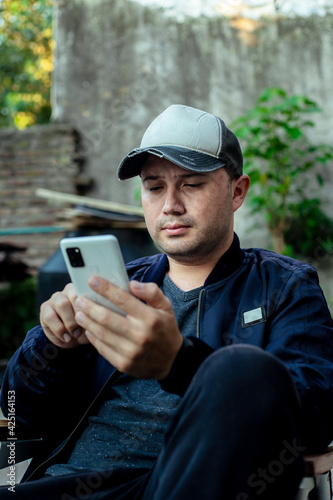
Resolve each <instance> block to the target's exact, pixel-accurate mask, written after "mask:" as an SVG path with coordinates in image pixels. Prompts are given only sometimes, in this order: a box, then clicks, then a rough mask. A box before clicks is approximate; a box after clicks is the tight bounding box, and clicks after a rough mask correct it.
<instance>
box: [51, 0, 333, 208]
mask: <svg viewBox="0 0 333 500" xmlns="http://www.w3.org/2000/svg"><path fill="white" fill-rule="evenodd" d="M56 42H57V50H56V71H55V76H54V87H53V91H54V94H53V99H54V106H53V110H54V112H53V119H54V120H58V119H59V120H64V119H65V120H69V122H70V123H72V124H73V125H74V126H75V127H77V128H78V129H79V130H80V131H81V132H82V134H83V151H84V153H86V155H87V156H88V158H89V162H88V165H87V168H88V172H89V173H90V174H91V175H92V176H93V177H94V179H95V180H96V185H95V190H94V192H93V194H94V195H95V196H97V197H101V198H110V199H112V200H113V201H124V200H130V201H131V198H132V194H131V192H130V190H129V189H128V183H125V184H120V185H119V182H118V181H117V180H116V179H115V171H116V167H117V165H118V163H119V161H120V160H121V158H122V157H123V156H124V154H126V153H127V152H128V151H129V150H130V149H132V148H133V147H136V146H137V145H138V144H139V142H140V139H141V136H142V133H143V131H144V129H145V128H146V126H147V125H148V124H149V123H150V122H151V120H152V119H153V118H154V117H155V116H156V115H157V114H158V113H160V112H161V111H162V110H163V109H164V108H165V107H167V106H168V105H169V104H171V103H175V102H178V103H184V104H188V105H191V106H194V107H199V108H203V109H206V110H207V111H210V112H213V113H215V114H218V115H220V116H221V117H222V118H224V119H225V120H226V122H230V121H232V120H233V119H235V118H236V117H238V116H240V115H241V114H243V113H244V112H245V111H246V110H247V109H249V108H250V107H251V106H252V104H253V102H254V100H255V99H256V98H257V97H258V95H259V93H260V91H261V90H262V89H264V88H265V87H267V86H279V87H282V88H284V89H285V90H286V91H288V92H290V93H304V94H306V95H308V96H309V97H311V98H312V99H314V100H315V101H317V102H318V104H319V105H320V106H321V107H322V108H323V113H322V114H321V115H318V116H317V117H316V121H317V125H318V127H317V130H316V133H315V136H316V138H318V137H322V138H323V139H324V140H326V141H332V140H333V96H332V81H333V62H332V61H333V58H332V55H333V54H332V47H333V16H327V17H317V16H312V17H309V18H295V19H282V20H279V19H271V20H266V21H264V20H258V21H254V20H250V19H241V18H235V19H228V18H225V17H222V16H216V17H204V16H202V17H199V18H192V17H184V18H183V19H182V20H177V19H175V18H174V17H170V16H167V15H166V14H165V12H164V11H163V9H162V8H157V7H156V8H148V7H144V6H142V5H141V4H139V3H136V2H134V1H130V0H94V1H92V0H70V1H68V2H65V1H58V13H57V27H56ZM325 196H326V194H325ZM327 198H330V197H329V196H328V195H327ZM328 201H330V199H328ZM330 210H331V212H332V213H333V207H331V209H330Z"/></svg>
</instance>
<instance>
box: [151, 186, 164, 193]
mask: <svg viewBox="0 0 333 500" xmlns="http://www.w3.org/2000/svg"><path fill="white" fill-rule="evenodd" d="M160 189H162V188H161V186H151V187H148V191H149V192H150V193H151V192H154V191H155V192H156V191H159V190H160Z"/></svg>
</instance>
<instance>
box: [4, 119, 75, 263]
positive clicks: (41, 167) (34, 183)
mask: <svg viewBox="0 0 333 500" xmlns="http://www.w3.org/2000/svg"><path fill="white" fill-rule="evenodd" d="M77 143H78V136H77V133H76V132H75V131H74V130H73V128H72V127H70V126H68V125H66V124H51V125H45V126H36V127H31V128H29V129H26V130H15V129H0V231H1V234H0V242H11V243H14V244H19V245H26V246H27V247H28V248H27V251H26V252H25V253H24V254H22V258H23V260H24V261H25V262H26V263H27V264H29V265H30V266H33V267H36V268H38V267H39V266H40V265H41V264H43V262H45V260H46V259H47V258H48V257H49V256H50V255H51V254H52V253H53V252H54V250H55V248H57V246H58V243H59V240H60V239H61V238H62V237H63V235H64V231H60V232H46V231H47V230H49V228H50V227H54V226H59V221H58V220H57V219H58V216H59V213H61V211H62V210H63V206H62V205H59V204H55V203H54V202H53V203H52V204H51V203H50V202H48V201H47V200H45V199H43V198H40V197H37V196H36V189H37V188H46V189H51V190H54V191H62V192H65V193H76V188H75V182H74V181H75V178H76V177H77V175H78V173H79V172H78V170H79V168H78V162H77V155H76V150H77ZM36 227H37V228H39V229H36ZM29 228H31V229H29ZM13 229H15V230H16V231H17V233H18V234H5V233H6V232H7V233H8V232H10V231H13ZM39 231H40V232H39ZM24 232H26V234H24Z"/></svg>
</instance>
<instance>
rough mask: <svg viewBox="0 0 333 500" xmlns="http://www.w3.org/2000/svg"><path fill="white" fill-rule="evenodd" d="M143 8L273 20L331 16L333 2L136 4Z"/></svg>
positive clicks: (156, 0)
mask: <svg viewBox="0 0 333 500" xmlns="http://www.w3.org/2000/svg"><path fill="white" fill-rule="evenodd" d="M137 1H139V2H140V3H142V4H144V5H156V6H160V7H164V8H165V10H166V12H167V13H168V14H169V15H175V16H177V17H182V16H183V15H193V16H199V15H202V14H204V15H208V16H212V15H216V14H222V15H225V16H235V15H241V16H244V17H250V18H259V17H261V16H263V15H264V16H274V15H276V13H277V9H278V12H279V13H281V14H283V15H286V16H294V15H300V16H309V15H311V14H318V15H321V16H323V15H325V13H326V12H327V10H330V11H331V12H333V0H137Z"/></svg>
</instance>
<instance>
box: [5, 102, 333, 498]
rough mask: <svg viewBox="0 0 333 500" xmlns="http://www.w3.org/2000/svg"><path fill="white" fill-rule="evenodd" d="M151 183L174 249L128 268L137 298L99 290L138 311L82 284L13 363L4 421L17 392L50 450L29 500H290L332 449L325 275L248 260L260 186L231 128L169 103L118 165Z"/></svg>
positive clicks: (45, 317) (161, 239)
mask: <svg viewBox="0 0 333 500" xmlns="http://www.w3.org/2000/svg"><path fill="white" fill-rule="evenodd" d="M135 175H140V176H141V181H142V205H143V209H144V213H145V219H146V223H147V228H148V230H149V233H150V235H151V237H152V238H153V240H154V241H155V243H156V245H157V246H158V247H159V248H160V250H161V251H162V253H161V254H159V255H156V256H153V257H147V258H143V259H139V260H138V261H135V262H133V263H130V264H129V265H128V273H129V276H130V279H131V282H130V293H127V292H125V291H123V290H120V289H119V288H117V287H115V286H113V285H112V284H111V283H109V282H107V281H105V280H104V279H102V278H100V277H97V276H96V277H94V278H92V279H91V281H90V286H91V288H92V289H93V290H95V291H96V292H97V293H100V294H101V295H103V296H105V297H107V298H108V299H110V300H111V301H113V302H114V303H115V304H116V305H117V306H118V307H120V308H121V309H122V310H123V311H124V313H125V315H124V316H122V315H119V314H117V313H114V312H112V311H110V310H107V309H106V308H104V307H102V306H100V305H97V304H95V303H93V302H91V301H89V300H87V299H83V298H79V299H78V298H77V297H76V294H75V291H74V289H73V286H72V285H68V286H67V287H66V288H65V289H64V291H63V292H60V293H56V294H54V295H53V296H52V297H51V299H50V300H49V301H47V302H46V303H45V304H43V306H42V307H41V315H40V319H41V326H39V327H36V328H35V329H33V330H32V331H31V332H29V333H28V335H27V338H26V340H25V341H24V343H23V345H22V347H21V348H20V349H19V350H18V352H17V353H16V354H15V355H14V356H13V359H12V360H11V361H10V363H9V366H8V369H7V372H6V376H5V380H4V384H3V390H2V408H3V410H4V412H5V414H7V399H8V398H7V394H8V391H10V390H12V391H13V390H14V391H15V395H16V415H17V420H18V421H19V422H20V425H21V426H22V428H23V429H27V430H28V431H29V432H30V434H31V435H35V434H37V435H41V436H43V438H44V448H45V449H44V451H43V453H42V454H41V456H39V457H38V458H37V459H36V460H35V462H33V463H32V467H31V468H32V469H33V468H35V472H32V473H31V471H29V472H28V474H27V479H28V482H26V483H23V484H21V485H18V486H17V490H16V491H17V492H19V493H20V496H19V498H20V499H25V498H34V499H39V498H47V499H48V500H51V499H53V498H57V499H58V498H61V499H69V498H93V499H94V498H96V499H97V498H98V499H102V498H103V499H104V498H108V499H110V498H112V499H113V498H114V499H125V498H126V499H139V498H140V499H141V498H142V499H144V500H148V499H156V500H162V499H168V500H170V499H174V500H178V499H182V500H184V499H185V500H186V499H209V500H215V499H216V500H219V499H222V498H223V499H228V500H229V499H236V500H249V499H255V498H258V499H267V500H268V499H269V500H272V499H273V500H274V499H278V498H284V499H287V500H288V499H290V500H292V499H293V498H294V497H295V495H296V492H297V488H298V484H299V482H300V480H301V478H302V475H303V472H304V462H303V453H304V452H308V451H314V450H316V449H317V450H318V449H320V448H322V447H324V446H327V445H328V444H329V442H330V441H331V439H332V437H333V436H332V431H331V428H330V426H331V421H332V417H333V364H332V359H333V345H332V321H331V317H330V314H329V311H328V308H327V305H326V302H325V299H324V297H323V294H322V291H321V290H320V288H319V285H318V281H317V276H316V272H315V270H314V269H313V268H312V267H310V266H308V265H305V264H303V263H301V262H298V261H295V260H292V259H289V258H286V257H283V256H280V255H277V254H275V253H272V252H268V251H265V250H260V249H250V250H242V249H241V248H240V246H239V241H238V238H237V236H236V235H235V234H234V231H233V214H234V212H235V211H236V210H237V209H238V208H239V207H240V206H241V205H242V203H243V201H244V199H245V196H246V193H247V191H248V188H249V183H250V181H249V178H248V176H246V175H244V174H243V173H242V154H241V150H240V146H239V143H238V141H237V139H236V137H235V136H234V134H233V133H232V132H231V131H230V130H229V129H228V128H227V127H226V125H225V124H224V122H223V121H222V120H221V119H220V118H218V117H216V116H214V115H211V114H209V113H205V112H203V111H200V110H197V109H194V108H190V107H187V106H182V105H173V106H170V107H169V108H167V109H166V110H165V111H164V112H163V113H162V114H161V115H160V116H158V117H157V118H156V119H155V120H154V121H153V123H152V124H151V125H150V126H149V127H148V129H147V131H146V132H145V134H144V136H143V139H142V142H141V146H140V148H137V149H134V150H133V151H131V152H130V153H129V154H128V155H127V156H126V157H125V158H124V159H123V161H122V162H121V164H120V166H119V169H118V176H119V178H120V179H121V180H124V179H127V178H130V177H133V176H135ZM36 466H37V468H36ZM1 494H5V493H2V491H1ZM1 498H2V497H1ZM3 498H6V497H5V496H4V497H3Z"/></svg>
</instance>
